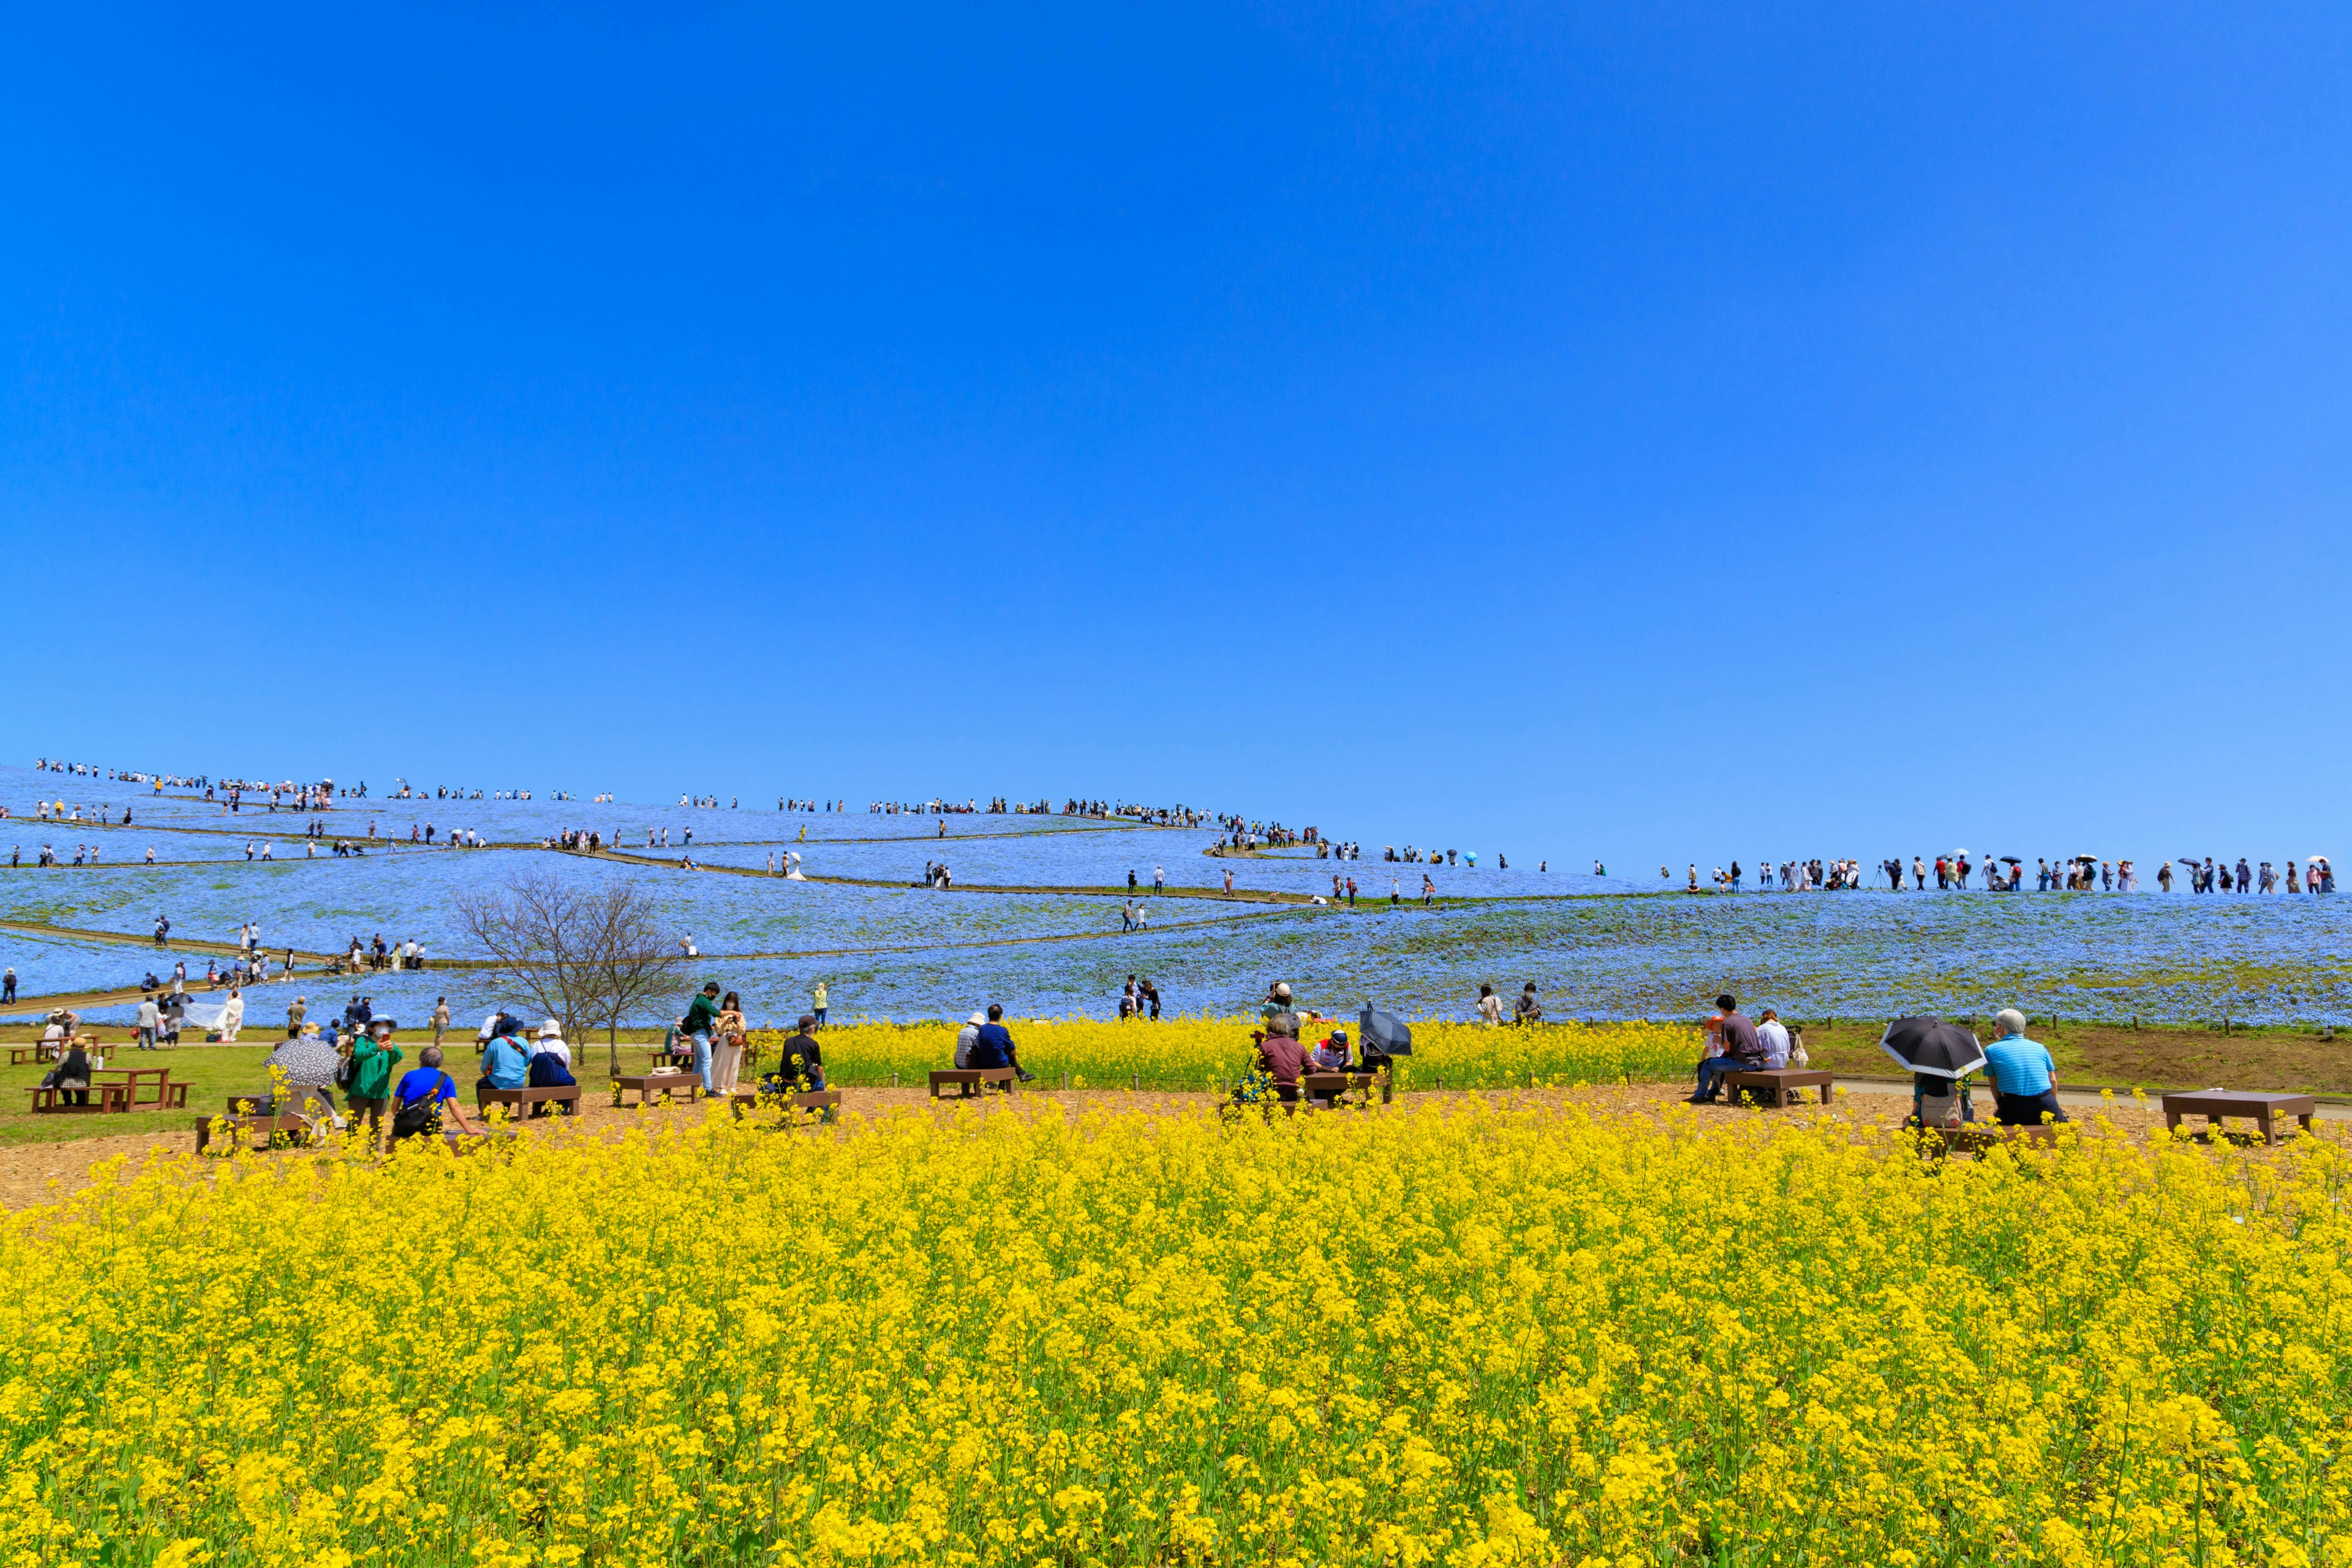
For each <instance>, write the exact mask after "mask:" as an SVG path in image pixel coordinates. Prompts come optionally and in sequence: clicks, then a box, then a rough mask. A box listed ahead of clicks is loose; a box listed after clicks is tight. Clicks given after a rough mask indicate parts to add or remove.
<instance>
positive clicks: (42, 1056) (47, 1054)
mask: <svg viewBox="0 0 2352 1568" xmlns="http://www.w3.org/2000/svg"><path fill="white" fill-rule="evenodd" d="M57 1059H58V1047H55V1046H53V1045H51V1044H50V1043H49V1042H48V1041H47V1040H36V1041H34V1042H33V1043H32V1044H31V1045H29V1046H10V1047H8V1065H9V1066H10V1067H12V1068H20V1067H23V1066H24V1065H25V1064H26V1062H53V1061H55V1060H57Z"/></svg>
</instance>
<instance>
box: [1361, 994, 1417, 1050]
mask: <svg viewBox="0 0 2352 1568" xmlns="http://www.w3.org/2000/svg"><path fill="white" fill-rule="evenodd" d="M1357 1021H1358V1022H1359V1023H1360V1024H1361V1025H1362V1026H1363V1035H1364V1054H1365V1055H1366V1056H1383V1057H1409V1056H1411V1055H1412V1028H1411V1027H1409V1026H1407V1025H1406V1023H1405V1021H1404V1020H1403V1019H1402V1018H1400V1017H1398V1016H1396V1015H1395V1014H1394V1013H1384V1012H1382V1011H1381V1010H1380V1009H1379V1008H1377V1007H1375V1006H1373V1005H1371V1004H1370V1003H1369V1002H1367V1003H1365V1004H1364V1013H1363V1016H1362V1017H1361V1018H1360V1019H1359V1020H1357Z"/></svg>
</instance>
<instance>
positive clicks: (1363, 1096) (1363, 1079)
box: [1298, 1072, 1380, 1108]
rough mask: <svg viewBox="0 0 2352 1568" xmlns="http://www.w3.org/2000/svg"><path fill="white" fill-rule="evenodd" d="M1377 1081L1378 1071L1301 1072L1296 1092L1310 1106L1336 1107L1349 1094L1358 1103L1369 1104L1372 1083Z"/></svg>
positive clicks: (1378, 1079)
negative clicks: (1353, 1096)
mask: <svg viewBox="0 0 2352 1568" xmlns="http://www.w3.org/2000/svg"><path fill="white" fill-rule="evenodd" d="M1379 1081H1380V1075H1379V1074H1378V1073H1369V1072H1310V1073H1302V1074H1300V1075H1299V1079H1298V1094H1299V1098H1300V1099H1302V1100H1306V1101H1307V1104H1308V1105H1310V1106H1315V1105H1320V1106H1326V1107H1331V1108H1336V1107H1338V1106H1339V1105H1341V1104H1344V1103H1345V1102H1346V1100H1347V1097H1348V1096H1349V1095H1350V1094H1353V1095H1355V1096H1356V1103H1357V1104H1358V1105H1370V1104H1371V1102H1372V1085H1374V1084H1375V1083H1378V1082H1379Z"/></svg>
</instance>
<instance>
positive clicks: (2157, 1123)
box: [0, 1084, 2352, 1210]
mask: <svg viewBox="0 0 2352 1568" xmlns="http://www.w3.org/2000/svg"><path fill="white" fill-rule="evenodd" d="M1682 1093H1683V1091H1682V1090H1681V1089H1679V1088H1677V1087H1676V1086H1674V1085H1665V1084H1641V1085H1633V1086H1630V1087H1628V1086H1622V1085H1621V1086H1614V1087H1600V1088H1589V1089H1549V1090H1537V1091H1535V1092H1533V1093H1528V1092H1522V1091H1504V1090H1495V1091H1483V1092H1423V1093H1415V1094H1408V1095H1402V1096H1400V1097H1399V1098H1398V1100H1397V1103H1396V1104H1395V1105H1394V1106H1391V1107H1375V1108H1373V1110H1371V1111H1370V1112H1369V1114H1374V1115H1394V1114H1398V1113H1400V1112H1405V1113H1417V1112H1423V1111H1428V1110H1438V1109H1442V1108H1444V1107H1446V1106H1448V1105H1462V1104H1466V1103H1467V1102H1469V1101H1471V1100H1486V1101H1487V1102H1489V1103H1504V1102H1517V1103H1530V1102H1532V1103H1536V1104H1540V1105H1549V1106H1551V1107H1553V1108H1555V1109H1557V1110H1580V1111H1584V1112H1588V1113H1590V1114H1592V1115H1595V1116H1601V1117H1624V1116H1633V1117H1641V1118H1645V1119H1648V1120H1651V1121H1654V1122H1656V1123H1657V1124H1658V1125H1660V1126H1661V1127H1664V1126H1666V1125H1669V1124H1674V1123H1675V1122H1676V1121H1678V1119H1680V1118H1683V1117H1685V1116H1687V1117H1688V1118H1689V1119H1690V1122H1691V1124H1692V1125H1695V1126H1696V1127H1698V1128H1700V1129H1706V1128H1707V1127H1710V1126H1724V1127H1727V1126H1731V1125H1734V1124H1736V1123H1738V1121H1743V1120H1746V1119H1752V1118H1763V1117H1771V1118H1776V1119H1779V1120H1780V1121H1786V1122H1789V1123H1790V1124H1794V1125H1800V1126H1811V1125H1815V1124H1818V1123H1821V1122H1823V1121H1829V1122H1832V1123H1836V1124H1841V1125H1847V1126H1857V1125H1865V1126H1871V1127H1875V1128H1882V1129H1891V1128H1895V1127H1897V1126H1900V1125H1901V1124H1902V1121H1903V1120H1904V1118H1905V1117H1906V1116H1907V1115H1909V1114H1910V1109H1911V1102H1910V1099H1909V1097H1908V1096H1907V1095H1906V1094H1904V1093H1901V1092H1899V1091H1897V1092H1889V1093H1873V1092H1868V1091H1866V1090H1841V1092H1840V1093H1839V1096H1838V1098H1837V1100H1836V1103H1835V1104H1834V1105H1832V1106H1830V1107H1827V1108H1824V1107H1822V1106H1818V1105H1804V1106H1796V1107H1791V1108H1790V1109H1788V1110H1778V1111H1768V1110H1748V1109H1743V1108H1738V1107H1731V1106H1701V1107H1696V1108H1693V1107H1687V1106H1685V1105H1684V1104H1683V1103H1682ZM1220 1103H1221V1097H1219V1096H1216V1095H1212V1094H1206V1093H1192V1094H1177V1093H1160V1092H1156V1091H1150V1090H1146V1091H1145V1092H1143V1093H1139V1094H1138V1093H1131V1092H1129V1091H1127V1090H1123V1089H1084V1090H1076V1091H1067V1092H1065V1091H1055V1090H1048V1091H1044V1092H1025V1093H1023V1094H1019V1095H1015V1096H1012V1097H1009V1098H1006V1099H1001V1100H996V1099H992V1100H986V1101H980V1102H970V1101H964V1102H960V1101H954V1100H931V1099H929V1097H928V1096H927V1094H926V1093H925V1091H924V1090H922V1089H843V1090H842V1112H843V1116H844V1119H845V1123H848V1124H851V1125H854V1124H855V1123H856V1122H857V1121H861V1120H866V1119H873V1118H877V1117H882V1116H887V1115H892V1114H913V1115H929V1116H937V1117H943V1118H952V1117H955V1116H961V1115H971V1116H1003V1115H1013V1116H1040V1115H1049V1114H1051V1115H1060V1116H1066V1117H1070V1118H1076V1117H1080V1116H1083V1115H1085V1114H1087V1112H1089V1111H1106V1110H1107V1111H1112V1112H1127V1111H1143V1112H1146V1113H1149V1114H1152V1115H1201V1114H1204V1113H1207V1112H1209V1111H1211V1110H1213V1109H1214V1108H1215V1107H1216V1106H1217V1105H1218V1104H1220ZM705 1114H724V1113H723V1112H718V1111H715V1110H712V1109H711V1108H709V1107H706V1106H702V1105H694V1106H684V1105H680V1106H656V1107H653V1108H650V1109H647V1110H634V1109H633V1110H616V1109H615V1108H614V1106H613V1104H612V1101H611V1099H610V1097H609V1095H607V1094H605V1093H604V1092H601V1091H600V1090H598V1089H595V1088H593V1087H592V1088H591V1089H589V1091H588V1093H587V1094H586V1095H584V1096H583V1108H582V1114H581V1116H580V1117H579V1118H578V1120H577V1121H573V1120H572V1119H569V1118H555V1119H549V1120H543V1121H531V1122H527V1123H525V1124H524V1127H523V1131H522V1135H523V1136H524V1137H544V1136H556V1137H563V1136H570V1135H573V1134H578V1133H584V1134H587V1135H590V1136H595V1137H619V1136H622V1135H624V1134H625V1133H626V1132H627V1131H631V1130H633V1129H638V1128H661V1127H666V1126H675V1125H684V1124H690V1123H691V1122H692V1121H694V1120H695V1119H698V1118H700V1117H702V1116H703V1115H705ZM1340 1114H1347V1115H1353V1114H1360V1113H1358V1112H1354V1111H1347V1112H1341V1113H1340ZM2090 1114H2091V1113H2086V1114H2084V1116H2082V1117H2080V1118H2078V1120H2082V1121H2085V1122H2088V1121H2089V1120H2090ZM2105 1114H2106V1115H2107V1117H2108V1120H2109V1121H2110V1123H2111V1124H2112V1125H2113V1127H2114V1128H2115V1130H2116V1131H2117V1132H2118V1133H2121V1134H2123V1135H2125V1136H2127V1137H2142V1136H2146V1135H2147V1134H2148V1133H2150V1132H2154V1131H2161V1129H2162V1126H2163V1118H2162V1117H2161V1115H2159V1114H2158V1113H2157V1112H2156V1110H2155V1108H2154V1106H2153V1104H2149V1105H2146V1106H2143V1105H2140V1104H2138V1103H2137V1102H2135V1101H2132V1100H2122V1101H2119V1102H2118V1103H2117V1104H2116V1106H2115V1108H2114V1109H2113V1110H2111V1111H2107V1112H2105ZM2319 1136H2321V1137H2324V1138H2326V1139H2328V1140H2329V1141H2330V1142H2346V1143H2352V1123H2347V1122H2331V1123H2323V1124H2321V1131H2320V1132H2319ZM194 1145H195V1134H194V1119H193V1117H191V1119H190V1122H189V1131H184V1132H176V1133H171V1134H166V1135H160V1136H159V1135H155V1134H132V1135H125V1136H116V1137H105V1138H85V1139H80V1140H78V1141H76V1142H70V1143H44V1144H32V1145H23V1146H18V1147H15V1148H0V1207H5V1208H7V1209H12V1210H14V1209H22V1208H26V1207H29V1206H31V1205H37V1204H46V1203H54V1202H56V1201H58V1199H60V1198H62V1197H64V1196H66V1195H68V1194H71V1193H74V1192H78V1191H79V1190H80V1189H81V1188H83V1187H85V1186H87V1185H89V1184H90V1183H91V1182H92V1181H93V1180H94V1179H97V1178H98V1177H99V1176H100V1175H101V1174H103V1173H105V1171H106V1167H107V1166H108V1165H109V1163H110V1162H112V1161H115V1160H118V1159H119V1160H122V1161H124V1162H125V1163H126V1164H135V1163H139V1162H141V1161H142V1160H145V1159H147V1158H150V1157H152V1156H158V1155H160V1156H162V1157H163V1158H165V1159H180V1158H182V1157H186V1159H187V1160H188V1161H189V1162H190V1168H191V1169H192V1170H193V1171H194V1172H195V1173H199V1174H201V1173H203V1172H205V1171H207V1170H210V1169H212V1168H215V1165H214V1163H213V1162H210V1161H205V1162H202V1163H195V1162H194V1155H193V1151H194ZM320 1157H322V1156H321V1155H320V1153H319V1152H317V1151H306V1150H281V1151H277V1152H260V1153H246V1154H240V1155H238V1156H236V1158H238V1159H241V1160H266V1161H270V1162H299V1161H302V1160H309V1159H318V1158H320Z"/></svg>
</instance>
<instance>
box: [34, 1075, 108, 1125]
mask: <svg viewBox="0 0 2352 1568" xmlns="http://www.w3.org/2000/svg"><path fill="white" fill-rule="evenodd" d="M25 1092H26V1094H29V1095H31V1096H32V1097H33V1113H34V1114H35V1115H36V1116H47V1115H58V1116H76V1115H79V1114H81V1113H83V1112H85V1111H87V1112H89V1113H91V1114H93V1115H95V1114H100V1113H103V1112H106V1111H110V1110H122V1111H127V1110H130V1109H131V1086H130V1085H129V1084H123V1083H100V1082H98V1081H96V1080H95V1079H93V1080H92V1081H91V1083H90V1086H89V1088H88V1089H52V1088H49V1087H48V1086H47V1085H44V1084H33V1085H31V1086H30V1087H28V1088H27V1089H26V1090H25ZM68 1094H87V1095H90V1096H92V1097H93V1098H92V1099H91V1100H90V1101H89V1103H87V1104H84V1105H74V1104H71V1103H69V1102H68V1100H66V1099H65V1096H67V1095H68Z"/></svg>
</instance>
